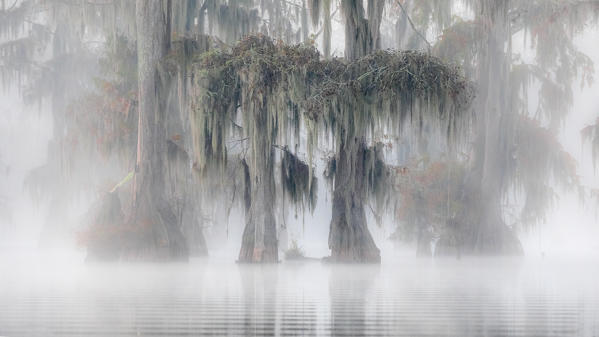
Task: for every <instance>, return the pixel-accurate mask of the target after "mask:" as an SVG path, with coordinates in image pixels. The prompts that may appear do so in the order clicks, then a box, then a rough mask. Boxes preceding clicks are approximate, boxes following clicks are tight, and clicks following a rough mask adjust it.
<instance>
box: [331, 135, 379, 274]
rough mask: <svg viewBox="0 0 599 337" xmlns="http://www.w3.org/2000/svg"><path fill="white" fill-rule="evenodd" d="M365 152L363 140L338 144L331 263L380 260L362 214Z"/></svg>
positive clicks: (375, 261) (373, 261) (350, 139)
mask: <svg viewBox="0 0 599 337" xmlns="http://www.w3.org/2000/svg"><path fill="white" fill-rule="evenodd" d="M342 139H343V137H342ZM365 151H366V147H365V146H364V139H362V138H358V137H350V138H349V139H343V140H342V141H341V144H340V148H339V152H338V154H337V159H336V173H335V187H334V192H333V215H332V219H331V230H330V232H329V248H330V249H331V257H330V260H331V261H332V262H359V263H379V262H380V261H381V256H380V251H379V249H378V248H377V247H376V244H375V243H374V240H373V239H372V236H371V235H370V232H369V230H368V226H367V224H366V214H365V211H364V198H365V193H366V182H367V180H366V160H365Z"/></svg>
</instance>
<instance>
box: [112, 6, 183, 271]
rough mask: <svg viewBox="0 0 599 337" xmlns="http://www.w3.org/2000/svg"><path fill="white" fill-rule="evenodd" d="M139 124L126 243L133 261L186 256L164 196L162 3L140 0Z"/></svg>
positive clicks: (165, 139) (138, 51)
mask: <svg viewBox="0 0 599 337" xmlns="http://www.w3.org/2000/svg"><path fill="white" fill-rule="evenodd" d="M136 27H137V53H138V81H139V85H138V87H139V122H138V131H137V132H138V144H137V163H136V173H135V180H134V204H133V210H132V218H131V219H130V223H131V225H134V226H136V228H138V231H136V232H137V233H136V234H137V236H139V237H136V238H134V239H133V240H129V241H130V242H129V244H128V245H127V246H126V247H123V249H124V251H123V257H124V258H133V259H138V258H141V259H147V258H150V259H181V258H187V246H186V243H185V239H184V237H183V235H182V233H181V229H180V228H179V226H178V221H177V219H176V215H175V213H174V212H173V210H172V209H171V206H170V205H169V203H168V202H167V200H166V197H165V162H166V159H167V136H166V117H167V116H166V106H165V99H164V97H162V96H163V95H162V94H163V93H164V92H165V89H164V88H163V87H162V86H161V82H160V79H159V76H158V64H159V62H160V60H161V59H162V58H163V57H164V55H165V54H166V48H167V45H166V42H167V39H166V38H165V35H166V32H167V30H166V22H165V17H164V10H163V3H162V1H146V0H137V2H136Z"/></svg>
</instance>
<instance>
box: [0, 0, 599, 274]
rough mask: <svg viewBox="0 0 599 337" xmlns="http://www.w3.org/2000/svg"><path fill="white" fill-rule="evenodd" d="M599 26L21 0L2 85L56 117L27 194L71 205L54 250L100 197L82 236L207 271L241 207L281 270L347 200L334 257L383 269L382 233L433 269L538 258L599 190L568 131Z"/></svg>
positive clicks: (427, 2)
mask: <svg viewBox="0 0 599 337" xmlns="http://www.w3.org/2000/svg"><path fill="white" fill-rule="evenodd" d="M598 14H599V2H598V1H581V0H455V1H448V0H367V1H362V0H285V1H283V0H260V1H257V0H239V1H233V0H229V1H226V0H137V1H134V0H81V1H79V0H1V9H0V41H1V43H0V72H1V75H2V86H3V88H5V89H7V88H12V89H14V88H17V90H18V92H19V93H20V94H21V96H22V97H23V99H24V101H25V102H27V103H29V104H33V105H36V104H37V105H39V106H40V107H43V108H44V109H48V110H49V111H50V112H51V115H52V121H53V124H52V127H53V137H52V139H51V141H50V143H49V144H48V153H47V161H46V163H45V164H44V165H43V166H41V167H39V168H36V169H34V170H33V171H32V172H30V174H29V175H28V177H27V180H26V182H25V185H26V187H27V189H28V190H29V191H30V192H31V194H32V196H34V197H35V199H36V200H38V202H44V203H47V204H48V205H49V206H48V209H49V210H50V211H49V214H48V215H47V216H46V224H45V226H44V230H43V233H42V236H41V238H40V240H41V245H43V246H51V245H52V244H53V243H54V242H55V241H57V240H58V239H59V238H61V237H64V235H66V234H67V233H68V232H69V231H70V230H71V229H70V227H69V226H67V224H66V221H65V218H64V214H65V213H66V211H67V209H68V208H69V205H70V204H71V203H73V202H75V201H76V200H77V199H78V198H80V197H81V196H82V195H85V194H87V195H89V194H92V195H94V196H95V200H96V201H95V202H94V203H93V205H92V206H91V207H90V210H89V211H88V212H87V213H86V215H85V216H84V217H83V219H82V221H81V222H82V223H81V224H80V226H79V227H78V229H77V239H78V241H79V244H81V245H83V246H85V247H86V248H87V252H88V259H90V260H119V259H120V260H173V259H175V260H178V259H187V258H188V257H189V256H193V255H206V254H208V246H210V241H211V239H212V238H211V237H210V236H206V235H205V234H206V232H205V230H204V229H205V228H206V227H208V226H227V230H228V226H229V225H230V224H229V223H228V217H229V216H230V214H231V212H232V210H234V209H235V210H240V211H242V212H244V213H243V214H245V223H244V224H241V225H243V226H244V230H243V236H242V242H241V250H240V252H239V261H240V262H275V261H278V260H279V250H280V249H281V247H279V241H281V240H282V238H281V237H280V236H281V235H283V234H281V233H284V235H286V231H283V230H282V229H284V228H283V227H284V226H285V222H286V221H285V217H286V215H287V213H288V212H287V210H288V209H294V210H295V211H296V212H297V211H299V212H311V211H313V210H314V208H315V207H316V205H317V203H318V202H319V200H317V196H318V194H319V193H318V188H321V189H322V188H325V189H326V193H329V194H330V199H331V201H332V202H331V207H332V209H331V212H332V218H331V219H330V233H329V238H328V242H329V248H330V250H331V256H330V257H329V258H327V259H328V260H329V261H332V262H379V261H380V252H379V249H378V248H377V246H376V244H375V242H374V240H373V238H372V236H371V234H370V232H369V229H368V226H367V223H368V222H369V221H370V222H371V225H382V224H383V223H391V224H392V226H393V228H394V233H393V234H392V235H391V236H390V238H389V239H392V240H397V241H399V242H414V243H416V249H417V253H418V254H419V255H431V254H433V250H432V249H431V246H432V243H433V242H435V245H434V246H435V249H434V254H436V255H456V254H457V255H460V254H484V255H520V254H522V247H521V244H520V242H519V240H518V236H517V234H518V232H519V231H522V230H526V229H527V228H531V227H532V226H535V225H539V224H542V223H543V221H544V217H545V214H546V212H547V210H548V209H549V208H550V207H551V206H552V205H553V203H554V202H555V200H556V197H557V192H556V191H558V189H566V190H572V191H575V192H581V193H582V194H584V193H585V189H584V187H583V186H581V185H580V183H579V181H578V179H577V173H576V162H575V161H574V159H573V158H572V157H571V156H570V155H569V154H568V153H566V152H565V151H564V150H563V149H562V147H561V145H560V144H559V142H558V140H557V139H556V134H557V132H558V131H559V129H560V126H561V125H562V122H563V120H564V118H565V116H566V115H567V114H568V112H569V109H570V107H571V105H572V103H573V102H572V101H573V90H574V89H575V88H577V87H578V86H580V85H585V84H589V83H590V82H591V81H592V76H593V63H592V62H591V60H590V59H589V58H588V57H587V56H586V55H584V54H583V53H581V52H580V51H579V50H578V49H577V48H576V46H575V44H574V43H573V38H575V37H576V36H577V35H578V34H581V33H583V32H584V31H585V29H586V28H588V27H589V25H590V24H593V23H595V22H596V20H597V17H598ZM335 28H337V29H339V31H338V34H337V35H335V36H333V35H334V34H333V31H334V29H335ZM339 38H341V41H344V42H343V43H342V44H338V45H339V46H341V45H343V48H342V49H340V47H339V46H337V47H336V46H335V43H334V42H336V41H337V40H338V39H339ZM580 81H582V83H580ZM595 128H597V127H595V126H591V127H589V128H587V129H585V130H584V132H583V134H584V135H585V136H586V138H587V139H589V141H590V142H591V143H592V144H593V149H594V150H593V153H594V154H595V153H599V140H598V139H599V137H598V136H597V134H599V133H597V132H595ZM317 167H319V168H321V172H317V170H316V168H317ZM317 177H322V178H324V179H318V178H317ZM319 180H324V181H319ZM321 191H322V190H321ZM321 194H322V193H321ZM320 202H322V201H320ZM307 225H312V226H319V225H322V224H317V223H310V224H307ZM295 249H297V247H295Z"/></svg>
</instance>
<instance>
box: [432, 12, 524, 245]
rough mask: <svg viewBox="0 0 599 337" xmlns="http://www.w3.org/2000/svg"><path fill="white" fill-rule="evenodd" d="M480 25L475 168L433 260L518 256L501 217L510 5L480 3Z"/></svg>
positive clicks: (515, 240) (513, 236)
mask: <svg viewBox="0 0 599 337" xmlns="http://www.w3.org/2000/svg"><path fill="white" fill-rule="evenodd" d="M480 1H481V3H480V8H481V13H480V18H479V20H480V21H481V22H485V23H488V27H487V30H486V31H485V33H486V34H487V35H486V37H485V38H484V39H483V40H482V41H481V45H480V48H481V55H480V61H479V66H478V81H477V83H478V84H479V90H478V92H477V97H476V100H475V106H476V109H477V110H478V111H479V116H480V117H479V118H478V121H477V122H478V125H477V132H478V136H477V142H476V143H475V144H476V145H475V149H474V151H475V162H474V167H473V168H472V170H471V171H470V172H469V174H468V177H467V178H466V182H465V189H464V194H463V196H462V202H463V204H465V205H468V209H467V210H465V211H464V212H462V214H460V215H459V216H458V217H457V219H456V220H455V222H454V223H453V224H452V226H450V230H449V231H448V233H449V234H447V235H446V237H442V238H441V239H440V240H439V242H438V244H437V246H438V249H436V252H435V254H436V255H449V254H476V255H521V254H522V245H521V244H520V241H519V240H518V237H517V236H516V234H515V233H514V231H513V230H512V229H511V228H509V227H508V226H507V225H506V224H505V222H504V221H503V218H502V212H501V197H502V192H503V190H504V176H503V162H504V159H505V156H506V155H509V153H508V151H509V143H508V142H509V139H508V138H509V137H508V136H507V135H506V133H507V132H506V130H509V129H510V127H511V126H510V125H506V122H505V120H506V118H505V117H506V116H507V115H509V114H510V113H513V112H512V111H511V107H510V106H509V102H511V98H510V97H509V95H510V89H509V88H507V85H508V84H509V83H510V78H509V76H510V69H509V62H510V59H509V57H510V51H509V49H508V52H506V51H505V48H506V45H508V46H509V39H510V37H511V33H510V31H509V17H508V9H509V3H510V1H509V0H497V1H489V0H480Z"/></svg>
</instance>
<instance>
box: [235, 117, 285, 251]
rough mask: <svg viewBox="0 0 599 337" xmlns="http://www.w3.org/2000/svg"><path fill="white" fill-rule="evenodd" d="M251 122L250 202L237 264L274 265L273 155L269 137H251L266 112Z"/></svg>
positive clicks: (259, 128)
mask: <svg viewBox="0 0 599 337" xmlns="http://www.w3.org/2000/svg"><path fill="white" fill-rule="evenodd" d="M250 123H255V125H253V126H249V127H248V129H249V130H250V135H249V138H250V139H253V140H254V141H253V144H252V145H251V147H250V156H249V162H248V164H249V165H248V168H249V180H250V181H249V187H250V193H249V195H250V200H249V209H248V210H246V225H245V229H244V231H243V238H242V242H241V250H240V252H239V260H238V262H254V263H273V262H278V261H279V249H278V243H277V225H276V222H275V215H274V209H275V201H274V196H275V181H274V175H273V169H274V166H273V165H274V153H273V148H272V144H271V142H270V137H268V136H267V135H265V134H260V135H253V134H251V132H257V131H258V130H263V128H261V127H259V126H264V125H266V123H267V114H266V112H265V111H261V112H259V113H257V114H256V115H255V117H254V118H252V119H251V121H250ZM261 132H262V131H261ZM246 184H248V182H247V181H246ZM246 203H247V200H246Z"/></svg>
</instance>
